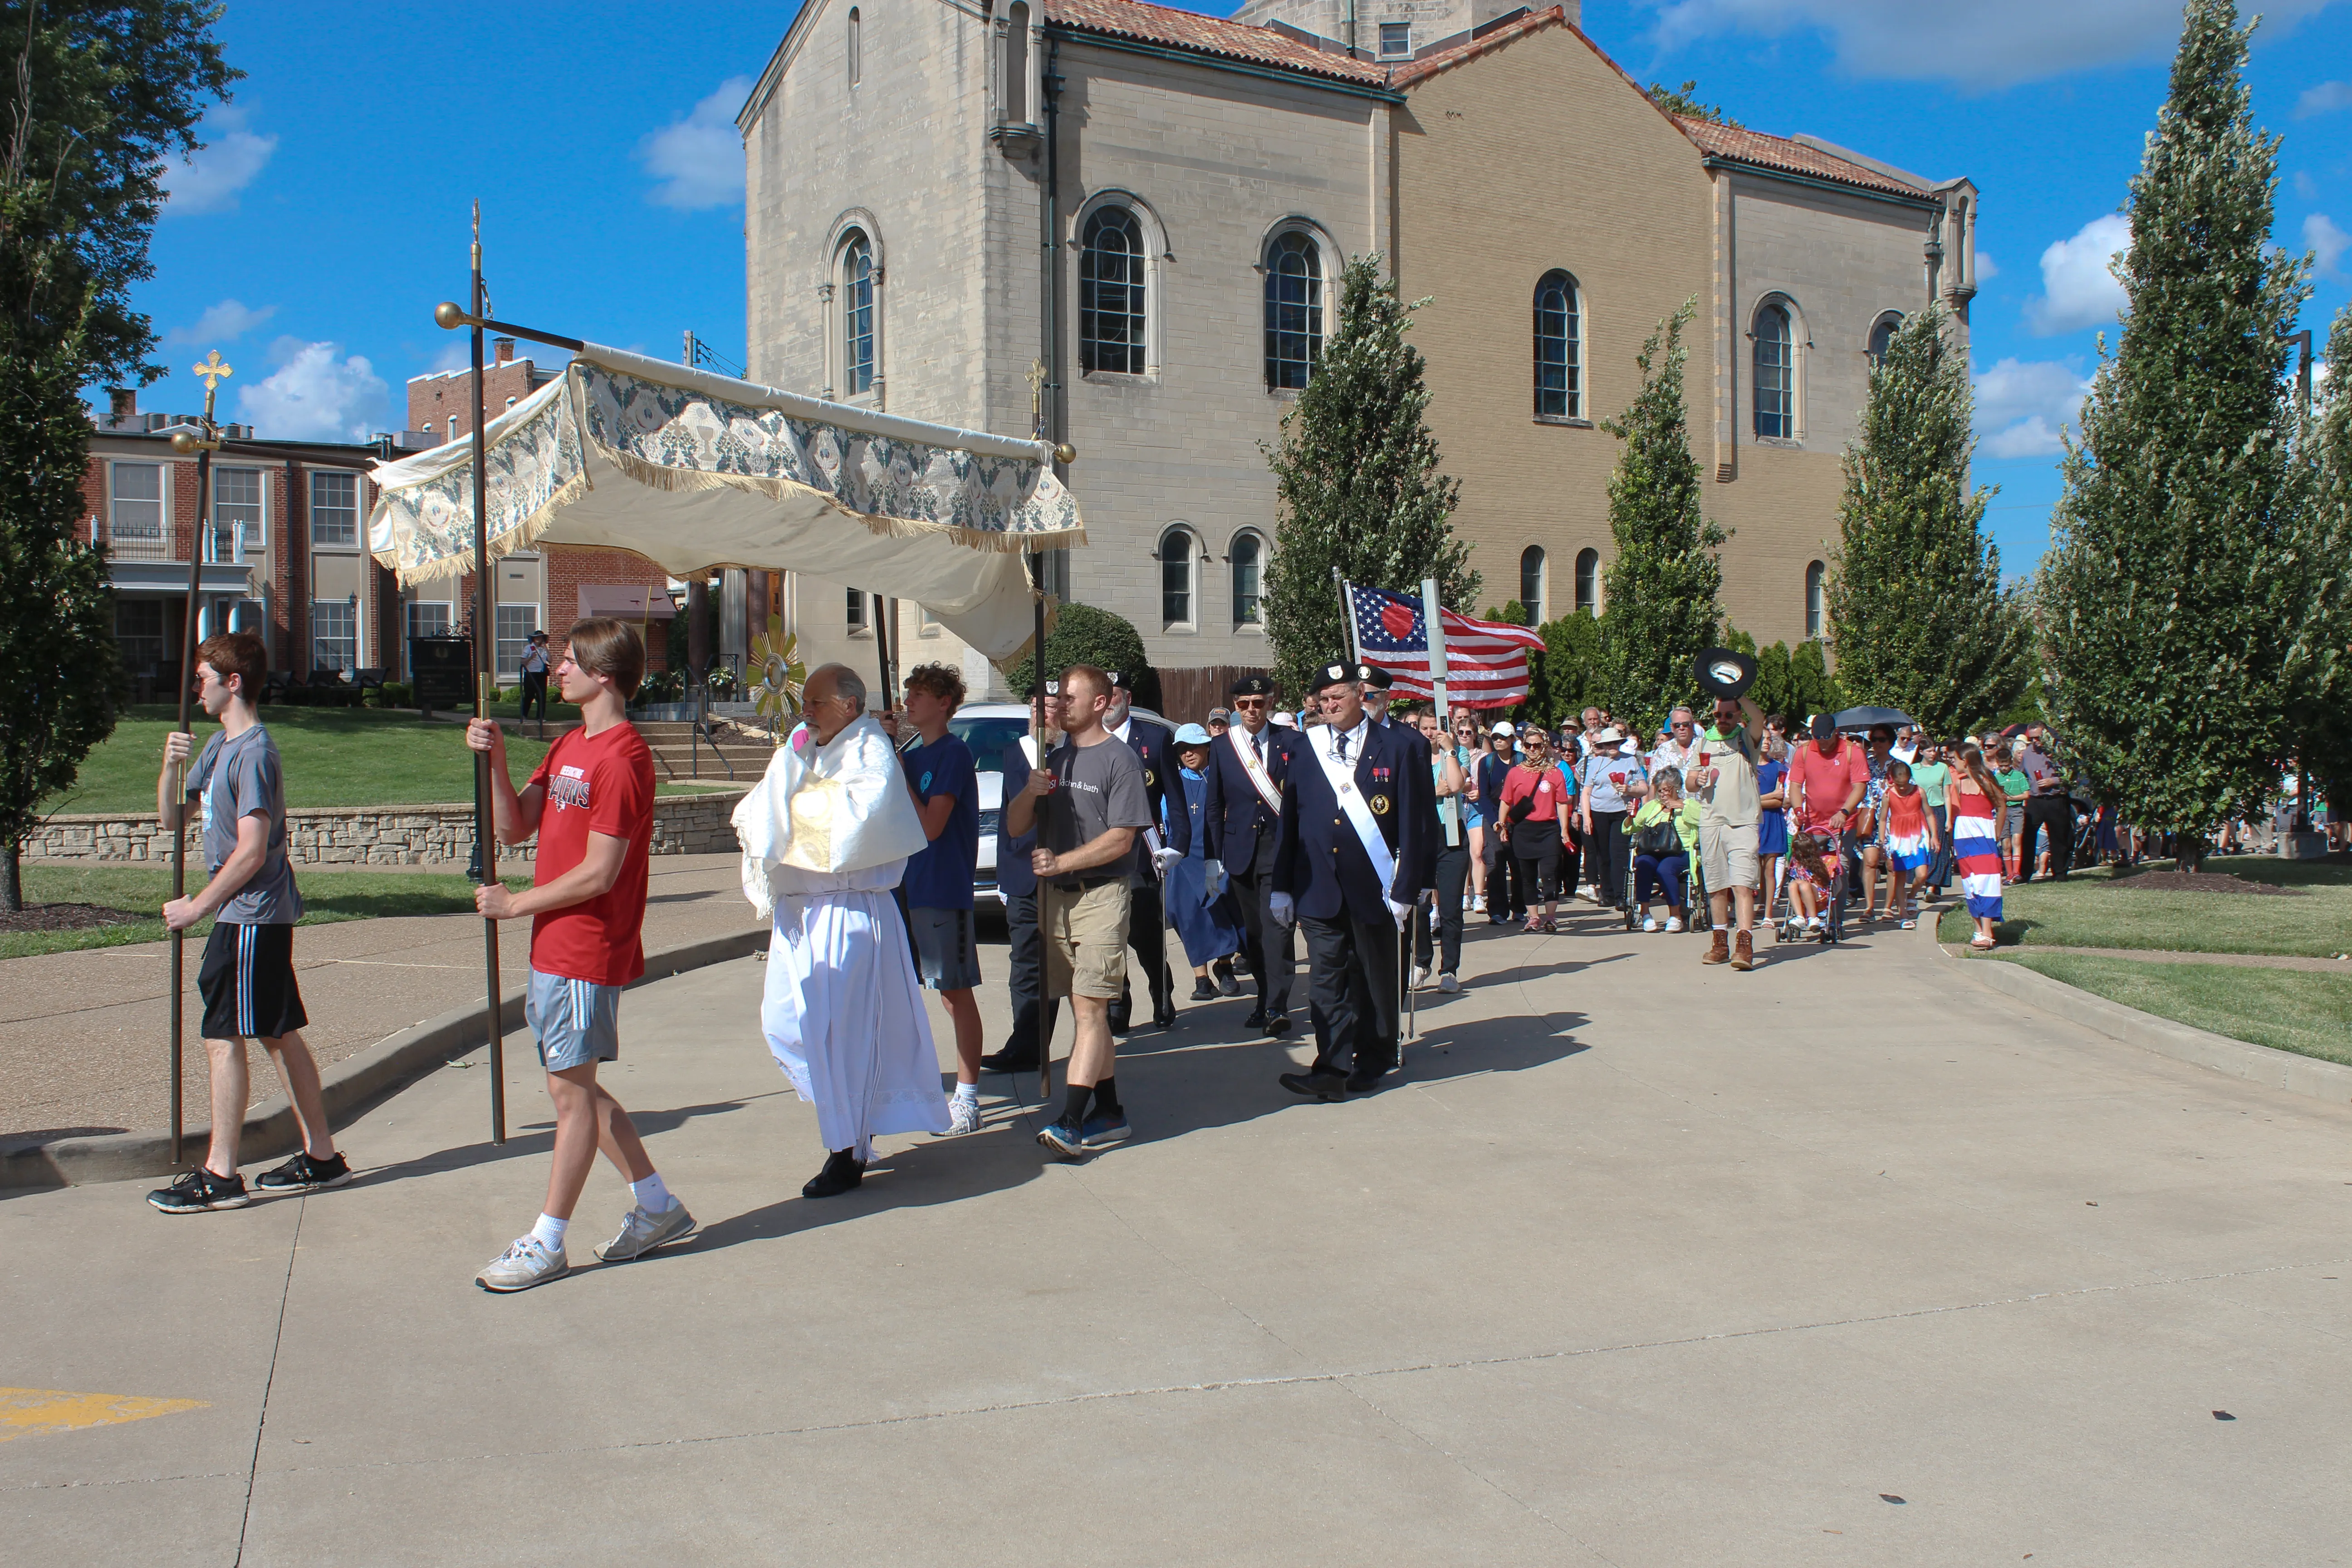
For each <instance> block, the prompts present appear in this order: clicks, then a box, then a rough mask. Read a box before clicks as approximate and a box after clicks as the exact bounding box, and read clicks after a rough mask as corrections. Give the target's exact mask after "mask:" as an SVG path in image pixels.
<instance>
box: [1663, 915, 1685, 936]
mask: <svg viewBox="0 0 2352 1568" xmlns="http://www.w3.org/2000/svg"><path fill="white" fill-rule="evenodd" d="M1682 929H1683V917H1682V916H1680V915H1668V916H1667V917H1666V931H1667V934H1668V935H1672V934H1673V933H1674V932H1675V931H1680V930H1682Z"/></svg>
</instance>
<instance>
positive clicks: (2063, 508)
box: [2041, 0, 2309, 866]
mask: <svg viewBox="0 0 2352 1568" xmlns="http://www.w3.org/2000/svg"><path fill="white" fill-rule="evenodd" d="M2251 32H2252V28H2251V27H2245V28H2241V27H2240V26H2237V9H2236V7H2235V5H2232V4H2231V0H2189V8H2188V12H2187V21H2186V26H2184V28H2183V30H2182V33H2181V37H2180V49H2179V54H2178V56H2177V57H2176V58H2174V61H2173V66H2172V82H2171V89H2170V93H2169V95H2168V98H2167V100H2166V101H2165V105H2164V108H2163V110H2161V111H2160V112H2159V113H2158V118H2157V127H2156V131H2155V133H2154V134H2153V135H2151V136H2150V137H2149V138H2148V141H2147V151H2146V153H2144V154H2143V157H2142V160H2141V164H2140V171H2139V173H2138V174H2137V175H2136V176H2134V178H2133V180H2132V184H2131V197H2130V204H2129V210H2130V215H2131V230H2132V240H2131V248H2130V250H2129V251H2128V252H2127V253H2126V257H2125V259H2124V261H2123V264H2122V265H2121V266H2120V267H2119V268H2117V274H2116V275H2117V277H2118V278H2119V279H2121V281H2122V282H2123V285H2124V289H2125V292H2126V297H2127V299H2128V300H2129V305H2128V310H2127V313H2126V315H2125V317H2124V325H2123V333H2122V337H2121V340H2120V342H2118V344H2117V345H2116V350H2115V352H2114V353H2113V354H2112V356H2110V355H2109V354H2108V353H2107V351H2106V347H2105V343H2104V342H2103V343H2102V344H2101V350H2100V354H2101V360H2102V363H2101V365H2100V369H2099V373H2098V376H2097V378H2096V380H2095V382H2094V384H2093V385H2092V390H2091V396H2090V400H2089V402H2088V403H2087V404H2086V405H2084V412H2083V429H2082V435H2081V437H2080V439H2079V440H2075V439H2070V440H2069V442H2068V444H2067V451H2066V458H2065V464H2064V473H2065V494H2064V496H2063V499H2062V500H2061V501H2060V503H2059V507H2058V510H2057V513H2056V515H2055V517H2054V518H2053V523H2054V531H2055V534H2056V539H2055V544H2054V548H2053V552H2052V553H2051V555H2050V557H2049V559H2048V561H2047V562H2046V563H2045V565H2044V568H2043V572H2042V590H2041V591H2042V611H2043V614H2044V616H2046V618H2047V623H2048V625H2047V628H2046V629H2047V634H2048V636H2049V637H2050V641H2051V646H2052V649H2053V656H2054V668H2051V669H2049V670H2048V671H2047V673H2046V675H2045V681H2046V688H2047V689H2046V691H2045V706H2046V707H2047V708H2048V710H2049V712H2050V716H2051V719H2052V721H2053V723H2054V725H2055V726H2056V729H2057V734H2058V739H2059V742H2060V745H2061V747H2062V751H2063V759H2064V761H2065V762H2066V763H2067V764H2068V765H2069V766H2071V767H2072V768H2074V770H2075V771H2077V772H2079V773H2081V774H2082V775H2083V776H2084V777H2085V778H2086V779H2088V780H2089V781H2090V782H2091V783H2092V784H2094V785H2095V787H2097V788H2099V789H2100V790H2102V791H2103V792H2104V793H2105V794H2107V795H2110V796H2111V797H2112V798H2113V799H2114V800H2115V801H2116V805H2117V806H2118V807H2119V809H2120V810H2121V812H2122V814H2123V816H2124V819H2125V820H2126V821H2128V822H2132V823H2135V824H2137V825H2138V826H2142V827H2146V828H2149V829H2153V830H2157V831H2165V832H2172V833H2177V834H2179V835H2180V836H2182V837H2183V838H2184V839H2185V840H2186V841H2187V843H2186V845H2185V847H2184V851H2183V854H2184V858H2185V859H2186V860H2187V861H2188V862H2189V864H2190V865H2192V866H2193V865H2194V864H2195V863H2196V862H2197V861H2199V860H2200V859H2201V858H2202V855H2203V850H2202V843H2203V840H2204V839H2205V838H2206V837H2209V836H2210V834H2211V833H2212V832H2213V831H2214V829H2215V828H2217V827H2218V826H2220V825H2221V823H2223V822H2225V821H2228V820H2229V819H2231V817H2234V816H2239V815H2241V814H2242V813H2243V812H2246V811H2249V810H2252V809H2255V808H2257V807H2258V806H2259V804H2260V803H2261V802H2262V801H2263V798H2264V796H2266V795H2268V794H2269V793H2270V792H2271V791H2272V790H2273V789H2274V788H2275V787H2276V784H2277V782H2278V777H2279V771H2280V768H2281V765H2282V764H2283V763H2284V761H2285V759H2286V756H2287V753H2288V752H2290V751H2291V750H2292V747H2293V741H2292V735H2291V727H2290V724H2289V721H2288V718H2287V709H2288V699H2289V693H2288V691H2287V690H2286V689H2285V679H2286V669H2287V666H2288V662H2289V651H2288V650H2289V644H2290V641H2291V639H2292V638H2293V637H2294V636H2295V635H2296V632H2297V628H2296V626H2295V621H2294V616H2295V615H2296V614H2297V613H2298V612H2299V610H2300V608H2301V606H2300V605H2297V604H2296V603H2295V595H2294V583H2295V578H2296V574H2295V573H2294V570H2293V569H2292V564H2291V561H2290V559H2289V557H2290V546H2291V545H2292V542H2293V540H2294V533H2295V523H2294V518H2293V516H2292V510H2293V506H2292V503H2293V501H2294V484H2293V480H2292V477H2291V475H2290V473H2289V468H2288V464H2289V448H2290V437H2291V435H2292V432H2293V427H2294V426H2293V420H2292V416H2291V412H2290V410H2289V408H2288V406H2287V400H2286V395H2285V389H2286V382H2285V379H2284V369H2285V363H2286V353H2287V349H2286V345H2285V342H2284V338H2283V336H2282V334H2283V332H2284V330H2285V329H2286V328H2287V326H2288V325H2289V324H2290V323H2291V322H2292V321H2294V318H2295V314H2296V312H2297V310H2298V308H2299V307H2300V306H2301V304H2302V303H2303V300H2304V299H2305V297H2306V295H2307V294H2308V292H2309V289H2308V288H2307V287H2306V285H2305V281H2304V266H2303V264H2302V263H2301V262H2299V261H2297V260H2294V259H2293V258H2288V257H2286V256H2284V254H2280V253H2277V252H2275V251H2270V250H2269V245H2270V232H2271V217H2272V195H2273V184H2274V181H2275V171H2276V164H2277V151H2278V142H2277V139H2276V138H2275V137H2271V136H2266V135H2263V134H2261V133H2260V132H2256V131H2255V130H2254V128H2253V125H2252V121H2251V117H2250V115H2249V113H2248V107H2247V89H2246V87H2245V83H2244V81H2243V79H2242V71H2243V68H2244V65H2245V58H2246V39H2247V36H2248V35H2249V34H2250V33H2251ZM2266 251H2267V252H2269V253H2267V254H2266Z"/></svg>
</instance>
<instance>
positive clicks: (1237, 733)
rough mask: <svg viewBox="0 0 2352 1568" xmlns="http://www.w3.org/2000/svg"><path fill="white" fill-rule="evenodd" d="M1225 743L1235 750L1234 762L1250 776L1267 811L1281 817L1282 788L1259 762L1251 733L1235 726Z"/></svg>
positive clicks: (1229, 732)
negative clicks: (1250, 739) (1251, 741)
mask: <svg viewBox="0 0 2352 1568" xmlns="http://www.w3.org/2000/svg"><path fill="white" fill-rule="evenodd" d="M1266 728H1267V729H1272V728H1273V726H1272V725H1268V726H1267V727H1266ZM1260 732H1261V733H1263V732H1264V731H1260ZM1225 741H1226V743H1227V744H1229V745H1231V746H1232V747H1233V749H1234V761H1236V762H1238V763H1241V765H1242V772H1244V773H1247V774H1248V775H1249V782H1250V784H1252V786H1254V787H1255V789H1256V790H1257V797H1258V799H1260V800H1262V801H1264V802H1265V808H1266V810H1268V811H1270V812H1272V813H1274V814H1275V816H1281V815H1282V786H1281V785H1280V784H1276V783H1275V782H1274V780H1273V778H1272V777H1270V776H1269V775H1268V774H1267V773H1266V771H1265V763H1264V762H1262V761H1261V760H1259V757H1258V754H1257V748H1256V747H1255V746H1253V745H1251V744H1250V743H1249V732H1248V731H1245V730H1244V729H1243V728H1242V727H1241V726H1240V725H1239V724H1235V725H1234V727H1233V728H1231V729H1229V730H1227V731H1225Z"/></svg>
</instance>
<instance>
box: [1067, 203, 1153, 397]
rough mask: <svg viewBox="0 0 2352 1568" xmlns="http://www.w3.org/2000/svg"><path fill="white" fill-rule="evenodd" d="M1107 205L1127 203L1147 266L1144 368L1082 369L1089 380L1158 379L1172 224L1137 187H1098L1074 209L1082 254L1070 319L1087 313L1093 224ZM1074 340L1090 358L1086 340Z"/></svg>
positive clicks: (1074, 245)
mask: <svg viewBox="0 0 2352 1568" xmlns="http://www.w3.org/2000/svg"><path fill="white" fill-rule="evenodd" d="M1105 207H1124V208H1125V209H1126V210H1127V215H1128V216H1129V217H1130V218H1132V219H1134V221H1135V230H1136V238H1137V243H1138V244H1139V247H1140V249H1139V253H1138V255H1139V259H1140V261H1141V263H1142V268H1143V279H1142V285H1143V369H1142V370H1141V371H1139V372H1138V371H1115V370H1082V371H1080V372H1079V374H1080V376H1081V377H1083V378H1084V379H1087V380H1093V379H1095V378H1096V377H1101V378H1103V379H1105V380H1111V381H1128V382H1133V381H1137V380H1155V379H1157V378H1158V376H1159V374H1160V347H1161V331H1160V327H1161V322H1162V319H1163V318H1164V317H1165V315H1166V314H1167V312H1166V311H1165V310H1162V309H1161V308H1160V307H1161V302H1162V296H1161V284H1162V268H1161V263H1162V262H1163V261H1164V260H1165V259H1166V258H1167V256H1168V251H1169V244H1168V230H1167V227H1166V226H1165V225H1163V224H1161V222H1160V215H1159V214H1158V213H1156V212H1154V211H1153V210H1152V208H1151V204H1150V203H1149V202H1147V201H1145V200H1144V199H1143V198H1142V197H1141V196H1139V195H1136V194H1135V193H1134V192H1133V191H1129V190H1122V189H1118V188H1117V187H1108V188H1105V189H1103V190H1099V191H1097V192H1096V193H1095V194H1094V195H1090V196H1088V197H1087V199H1086V200H1085V201H1083V202H1081V203H1080V204H1078V210H1077V211H1076V213H1074V214H1073V215H1071V219H1070V232H1069V236H1068V238H1069V243H1070V248H1071V249H1072V250H1074V251H1076V253H1077V254H1076V257H1075V258H1073V259H1072V263H1071V266H1070V286H1071V289H1072V290H1073V292H1072V294H1071V296H1070V320H1071V321H1072V322H1073V323H1077V322H1081V321H1083V319H1084V316H1083V311H1082V310H1081V306H1082V304H1083V303H1084V301H1085V299H1086V287H1085V281H1084V279H1082V278H1081V276H1080V274H1081V273H1083V272H1084V271H1085V269H1086V242H1087V226H1088V225H1089V224H1091V223H1093V222H1094V218H1095V215H1096V214H1097V213H1098V212H1100V211H1102V210H1103V208H1105ZM1071 342H1072V343H1073V344H1074V345H1076V347H1077V350H1078V352H1079V353H1080V355H1081V357H1080V360H1079V363H1081V364H1083V363H1085V361H1084V358H1083V354H1084V342H1083V340H1082V339H1080V338H1079V337H1078V336H1077V335H1076V333H1075V332H1074V333H1073V334H1072V337H1071Z"/></svg>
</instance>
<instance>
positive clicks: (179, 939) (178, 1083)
mask: <svg viewBox="0 0 2352 1568" xmlns="http://www.w3.org/2000/svg"><path fill="white" fill-rule="evenodd" d="M194 374H196V375H198V376H201V377H202V378H203V379H204V384H205V415H204V419H203V421H202V423H201V425H200V426H199V433H198V434H197V435H195V436H194V437H191V436H190V435H189V434H188V433H187V432H186V431H182V432H180V433H179V434H178V435H176V436H173V437H172V450H173V451H174V452H181V453H185V452H188V451H191V450H193V451H194V453H195V454H196V528H195V532H194V534H192V535H191V536H190V537H189V540H188V602H187V607H186V609H185V610H184V612H183V614H182V616H181V617H180V726H179V728H180V733H181V734H183V735H192V734H194V732H195V731H194V725H193V724H192V723H191V721H190V716H189V713H188V705H189V699H190V698H191V697H192V696H193V695H194V691H195V687H196V618H197V615H198V602H199V601H200V600H201V599H202V597H203V595H204V584H205V530H206V529H207V527H209V525H210V519H209V518H208V517H207V516H206V515H205V514H206V512H207V511H209V510H210V509H211V505H212V479H213V452H214V451H215V449H216V448H217V447H219V446H220V432H219V431H218V430H216V429H215V428H214V426H213V399H214V398H215V395H217V394H218V391H219V387H220V384H221V378H222V377H223V376H226V375H232V374H236V373H235V372H234V371H232V370H231V369H230V368H229V367H228V366H227V365H226V364H223V363H221V356H220V350H218V349H215V350H213V351H212V353H211V354H210V356H209V357H208V358H206V360H205V363H202V364H200V365H197V366H196V367H194ZM246 695H247V699H248V700H252V701H255V702H258V701H260V700H261V694H260V693H259V692H257V691H252V692H247V694H246ZM172 811H173V816H174V817H175V818H176V819H177V821H178V824H179V827H178V830H177V831H176V832H174V833H173V835H172V901H173V902H174V903H177V902H178V901H179V900H182V899H184V898H186V897H187V896H188V768H187V764H186V763H181V764H180V765H179V766H178V767H176V768H174V769H173V784H172ZM187 937H188V933H187V932H186V931H173V933H172V1163H173V1164H174V1165H177V1164H178V1163H180V1152H181V1146H182V1144H183V1143H184V1142H185V1140H186V1135H187V1100H186V1087H185V1085H184V1083H183V1082H182V1079H183V1078H184V1075H185V1073H186V1070H187V1042H186V1030H187V1020H186V1016H185V998H184V996H183V994H182V989H183V987H184V986H185V984H187V980H186V974H187ZM239 1114H242V1112H240V1113H239Z"/></svg>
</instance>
